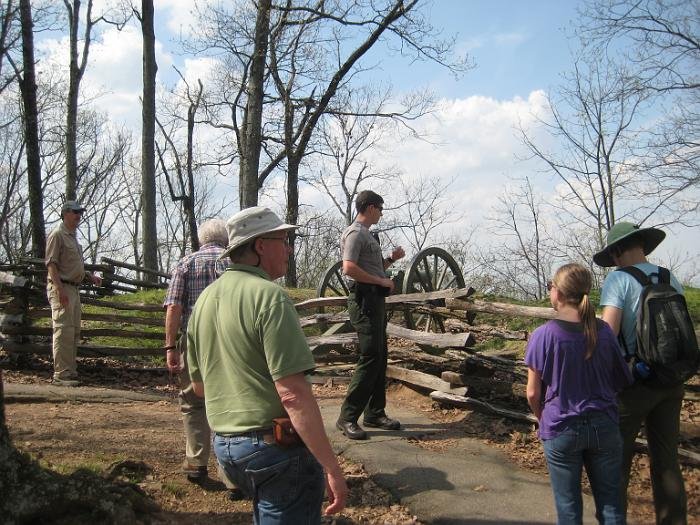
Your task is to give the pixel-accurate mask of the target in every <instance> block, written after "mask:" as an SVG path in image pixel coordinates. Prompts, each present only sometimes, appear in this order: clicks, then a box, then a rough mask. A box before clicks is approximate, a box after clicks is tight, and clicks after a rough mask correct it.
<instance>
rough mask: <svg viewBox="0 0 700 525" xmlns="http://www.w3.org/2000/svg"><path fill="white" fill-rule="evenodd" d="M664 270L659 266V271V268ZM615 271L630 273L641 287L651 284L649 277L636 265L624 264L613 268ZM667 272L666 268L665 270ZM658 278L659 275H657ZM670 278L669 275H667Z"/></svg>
mask: <svg viewBox="0 0 700 525" xmlns="http://www.w3.org/2000/svg"><path fill="white" fill-rule="evenodd" d="M662 269H663V270H666V269H665V268H661V267H659V273H661V270H662ZM615 271H616V272H624V273H626V274H629V275H631V276H632V277H634V278H635V279H636V280H637V282H638V283H639V284H641V285H642V286H643V287H644V286H648V285H650V284H651V279H650V278H649V276H648V275H647V274H645V273H644V272H643V271H642V270H640V269H639V268H637V267H636V266H624V267H622V268H618V269H617V270H615ZM666 272H668V270H666ZM659 278H660V277H659ZM669 279H670V277H669Z"/></svg>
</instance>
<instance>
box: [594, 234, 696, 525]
mask: <svg viewBox="0 0 700 525" xmlns="http://www.w3.org/2000/svg"><path fill="white" fill-rule="evenodd" d="M665 236H666V234H665V233H664V232H663V231H661V230H659V229H657V228H639V227H638V226H635V225H634V224H631V223H629V222H618V223H617V224H615V225H614V226H613V227H612V228H611V229H610V231H609V232H608V236H607V245H606V246H605V248H603V249H602V250H601V251H600V252H598V253H596V254H595V255H594V256H593V261H594V262H595V263H596V264H598V265H599V266H603V267H611V266H617V267H618V268H624V267H630V266H631V267H636V268H638V269H639V270H641V271H642V272H644V274H646V275H647V276H650V277H651V278H652V279H653V280H654V282H656V280H657V279H658V278H659V274H660V270H659V267H658V266H656V265H654V264H651V263H650V262H648V261H647V257H646V256H647V255H648V254H650V253H651V252H652V251H654V249H655V248H656V247H657V246H658V245H659V244H660V243H661V241H662V240H663V239H664V237H665ZM670 284H671V286H673V287H674V288H675V289H676V290H678V292H680V293H682V292H683V287H682V286H681V284H680V283H679V282H678V280H677V279H676V278H675V277H674V276H673V275H670ZM641 292H642V285H641V284H640V283H639V282H638V281H637V280H636V279H635V278H634V277H632V275H630V274H629V273H625V272H622V271H615V272H610V273H609V274H608V276H607V277H606V279H605V282H604V283H603V288H602V290H601V294H600V305H601V306H602V307H603V319H604V320H605V321H606V322H607V323H608V324H609V325H610V327H611V328H612V330H613V332H614V333H616V334H618V335H619V337H620V342H621V346H623V349H624V353H625V354H627V355H628V356H633V355H634V353H635V350H636V348H637V339H636V324H637V312H638V310H639V307H640V294H641ZM647 373H648V370H645V369H644V368H642V369H641V370H638V371H637V375H638V377H639V374H641V375H644V374H647ZM682 400H683V385H682V384H680V385H677V386H660V385H651V384H649V383H646V382H644V381H636V382H635V383H634V384H633V385H631V386H630V387H628V388H627V389H625V390H623V391H622V392H621V393H620V394H619V396H618V403H619V410H620V432H621V434H622V440H623V458H622V490H621V494H622V496H623V499H624V508H625V510H626V509H627V486H628V484H629V475H630V468H631V466H632V457H633V456H634V441H635V439H636V437H637V434H638V433H639V430H640V428H641V426H642V424H644V427H645V430H646V436H647V440H648V442H649V458H650V470H651V484H652V490H653V493H654V510H655V512H656V523H659V524H661V523H663V524H674V525H675V524H678V525H680V524H685V523H686V514H687V510H686V506H687V503H686V495H685V486H684V483H683V475H682V473H681V469H680V466H679V463H678V436H679V432H680V410H681V402H682Z"/></svg>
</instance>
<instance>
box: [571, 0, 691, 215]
mask: <svg viewBox="0 0 700 525" xmlns="http://www.w3.org/2000/svg"><path fill="white" fill-rule="evenodd" d="M581 14H582V20H583V26H582V28H581V29H580V33H581V36H582V40H583V41H584V42H586V45H587V46H589V47H592V48H593V49H594V50H595V51H597V52H600V50H601V49H602V50H606V51H607V52H608V53H614V54H616V55H617V56H619V57H620V60H621V61H623V62H624V63H625V64H626V68H627V69H628V71H629V74H630V75H633V76H634V80H635V83H636V89H639V90H642V91H644V92H645V93H646V95H647V96H649V97H652V98H653V100H654V101H655V102H656V103H657V104H659V105H661V106H662V107H663V109H662V110H661V111H660V112H659V113H660V116H657V117H656V118H655V128H654V129H653V130H649V136H648V139H647V143H646V151H645V153H644V155H643V156H641V157H640V159H639V160H640V169H644V170H646V171H651V172H653V173H654V175H655V177H656V178H657V180H658V185H659V186H660V187H662V188H665V189H673V190H675V191H677V192H678V193H684V194H688V196H687V197H686V198H685V201H686V202H685V205H686V207H687V208H689V210H690V212H691V213H697V211H698V198H697V197H698V192H697V189H698V185H699V183H700V141H699V140H698V136H700V9H699V8H698V5H697V2H689V1H687V0H590V1H589V2H587V3H586V4H584V6H583V8H582V10H581ZM649 196H650V197H652V198H654V197H655V196H654V192H653V191H650V192H649Z"/></svg>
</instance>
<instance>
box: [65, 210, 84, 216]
mask: <svg viewBox="0 0 700 525" xmlns="http://www.w3.org/2000/svg"><path fill="white" fill-rule="evenodd" d="M66 211H69V212H71V213H73V214H75V215H82V214H83V210H70V209H69V210H66Z"/></svg>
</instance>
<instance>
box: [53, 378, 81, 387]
mask: <svg viewBox="0 0 700 525" xmlns="http://www.w3.org/2000/svg"><path fill="white" fill-rule="evenodd" d="M52 382H53V384H54V385H56V386H80V381H76V380H75V379H60V378H58V377H54V378H53V381H52Z"/></svg>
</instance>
